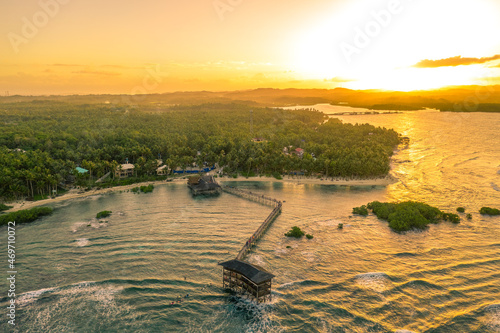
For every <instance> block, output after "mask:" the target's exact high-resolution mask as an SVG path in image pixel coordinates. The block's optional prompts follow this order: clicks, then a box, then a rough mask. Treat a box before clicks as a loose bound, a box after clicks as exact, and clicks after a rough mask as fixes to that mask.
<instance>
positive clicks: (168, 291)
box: [0, 112, 500, 332]
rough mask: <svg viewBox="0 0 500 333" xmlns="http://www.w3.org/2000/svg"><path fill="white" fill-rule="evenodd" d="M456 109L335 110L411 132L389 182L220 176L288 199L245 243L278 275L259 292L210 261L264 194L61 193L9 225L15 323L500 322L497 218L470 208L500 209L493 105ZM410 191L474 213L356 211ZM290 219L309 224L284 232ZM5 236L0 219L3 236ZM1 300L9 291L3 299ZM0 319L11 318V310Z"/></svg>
mask: <svg viewBox="0 0 500 333" xmlns="http://www.w3.org/2000/svg"><path fill="white" fill-rule="evenodd" d="M451 116H454V115H451ZM452 119H453V118H450V115H449V114H440V113H435V112H425V113H404V114H396V115H383V116H382V115H378V116H343V120H344V121H351V122H370V123H374V124H377V125H383V126H386V127H392V128H395V129H396V130H398V131H400V132H403V133H404V134H405V135H407V136H409V137H410V138H411V139H412V143H411V144H410V146H409V147H407V148H406V149H404V150H401V151H400V152H398V154H397V155H396V156H395V158H394V169H393V172H394V174H395V175H397V177H398V178H399V179H400V180H401V181H400V182H399V183H397V184H394V185H390V186H388V187H371V186H368V187H345V186H315V185H297V184H282V183H271V182H264V183H260V182H241V183H235V182H233V183H228V184H230V185H237V186H240V187H243V188H248V189H251V190H252V191H253V192H256V193H263V194H264V193H265V194H266V195H269V196H271V197H274V198H277V199H280V200H284V201H285V203H284V206H283V213H282V215H281V216H279V217H278V218H277V219H276V221H275V222H274V224H273V225H272V226H271V228H270V229H269V230H268V232H267V233H266V235H265V236H264V237H263V238H262V239H261V241H260V242H259V243H258V245H257V247H256V249H255V251H253V252H252V253H251V254H250V255H249V257H248V258H247V259H248V260H249V261H250V262H252V263H255V264H259V265H261V266H263V267H265V268H267V269H269V270H270V271H271V272H272V273H273V274H275V275H276V278H275V279H274V280H273V300H272V302H270V303H266V304H259V305H255V304H253V303H252V302H249V301H247V300H246V299H244V298H240V297H237V296H235V295H231V294H229V293H228V292H226V291H225V290H223V289H222V288H221V284H222V281H221V280H222V272H221V269H220V267H219V266H217V263H218V262H219V261H221V260H226V259H230V258H233V257H234V256H235V255H236V253H237V252H238V250H239V249H240V248H241V246H242V244H243V243H244V242H245V240H246V239H247V238H248V236H249V235H251V234H252V233H253V232H254V230H256V229H257V227H258V226H259V225H260V223H261V222H262V221H263V220H264V219H265V217H266V216H267V215H268V214H269V212H270V208H269V207H266V206H262V205H259V204H257V203H253V202H249V201H246V200H243V199H240V198H238V197H235V196H232V195H230V194H222V195H221V196H219V197H214V198H193V197H192V196H191V195H190V194H189V191H188V189H187V187H186V186H185V185H184V184H165V185H160V186H157V187H156V188H155V190H154V192H153V193H150V194H133V193H131V192H124V193H113V194H105V195H98V196H93V197H88V198H83V199H78V200H72V201H67V202H64V203H59V204H58V205H57V206H56V208H57V209H56V210H55V212H54V214H53V215H51V216H49V217H45V218H43V219H41V220H39V221H37V222H35V223H32V224H29V225H22V226H18V228H17V230H16V235H17V244H16V245H17V268H18V274H17V281H16V288H17V290H18V292H19V293H18V295H17V302H18V309H17V315H18V318H17V323H18V326H17V329H18V331H19V332H396V331H399V332H406V331H411V332H500V218H499V217H484V216H481V215H479V214H478V213H477V211H478V209H479V207H481V206H486V205H489V206H495V207H499V208H500V196H499V192H498V185H499V184H500V173H499V172H500V151H499V150H498V146H499V143H500V142H499V139H498V136H497V135H496V133H495V132H496V129H498V128H500V115H495V114H493V115H488V114H479V115H474V116H473V117H467V118H466V119H465V120H466V121H462V122H461V123H458V121H453V120H452ZM445 124H447V125H448V127H444V125H445ZM486 125H487V126H486ZM443 128H448V129H447V130H446V131H443V130H442V129H443ZM406 199H416V200H423V201H426V202H428V203H429V204H433V205H436V206H438V207H440V208H441V209H444V210H449V211H454V210H455V208H456V207H458V206H464V207H465V208H466V210H467V211H468V212H469V211H470V212H472V215H473V219H472V220H470V221H469V220H466V219H464V220H463V221H462V223H461V224H459V225H454V224H450V223H441V224H439V225H432V226H431V227H430V228H429V229H428V230H426V231H423V232H410V233H407V234H396V233H394V232H392V231H390V229H389V228H388V226H387V223H386V222H383V221H379V220H377V219H376V218H375V217H373V216H369V217H366V218H363V217H352V216H351V210H352V207H354V206H359V205H362V204H366V203H367V202H369V201H373V200H381V201H382V200H406ZM101 210H111V211H113V215H112V216H111V217H109V218H108V219H107V220H108V222H107V223H99V222H98V221H96V220H94V219H93V217H94V216H95V214H96V213H97V212H99V211H101ZM338 223H344V229H342V230H339V229H337V225H338ZM89 225H90V226H89ZM294 225H297V226H299V227H301V228H302V229H304V230H305V231H306V232H307V233H311V234H313V235H314V239H312V240H307V239H302V240H291V239H287V238H286V237H284V236H283V234H284V233H285V232H286V231H287V230H288V229H290V227H292V226H294ZM6 237H7V230H6V228H5V227H2V228H0V239H2V244H4V240H5V239H6ZM287 246H290V248H287ZM4 261H5V262H6V259H5V260H4ZM2 267H5V268H4V270H5V271H6V270H7V269H6V266H5V265H4V266H2ZM2 276H3V274H2ZM0 287H1V288H0V290H6V287H7V284H6V282H5V280H4V279H2V280H1V281H0ZM187 294H189V297H185V296H186V295H187ZM179 296H181V297H182V298H181V300H182V302H177V300H178V299H177V297H179ZM6 301H7V298H6V293H5V292H2V294H1V295H0V303H1V304H0V306H1V307H2V308H3V309H5V307H6V304H7V303H6ZM172 302H175V303H174V304H173V305H172V304H171V303H172ZM2 313H4V312H2ZM0 330H1V331H8V327H7V324H6V320H5V316H4V315H2V321H1V322H0ZM405 330H406V331H405Z"/></svg>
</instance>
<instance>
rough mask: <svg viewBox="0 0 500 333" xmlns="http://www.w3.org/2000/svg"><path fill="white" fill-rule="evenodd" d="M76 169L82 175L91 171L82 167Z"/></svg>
mask: <svg viewBox="0 0 500 333" xmlns="http://www.w3.org/2000/svg"><path fill="white" fill-rule="evenodd" d="M75 169H76V172H78V173H79V174H80V175H83V174H86V173H87V172H89V170H87V169H84V168H81V167H76V168H75Z"/></svg>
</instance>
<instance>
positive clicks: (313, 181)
mask: <svg viewBox="0 0 500 333" xmlns="http://www.w3.org/2000/svg"><path fill="white" fill-rule="evenodd" d="M216 181H217V182H275V183H287V184H295V185H336V186H388V185H391V184H394V183H396V182H397V181H398V180H397V179H396V178H395V177H393V176H392V175H387V176H385V177H381V178H373V179H354V180H345V179H335V178H334V179H331V178H329V179H318V178H306V177H293V178H292V177H286V176H285V178H283V179H276V178H274V177H259V176H257V177H250V178H246V177H243V176H238V177H237V178H233V177H219V178H216ZM185 182H186V180H185V179H182V178H176V179H174V180H172V181H169V182H166V181H164V180H161V181H149V182H143V183H136V184H131V185H124V186H115V187H110V188H105V189H94V190H90V191H85V192H83V193H81V190H78V189H71V190H69V191H68V192H67V193H65V194H63V195H61V196H59V197H55V198H53V199H45V200H38V201H27V200H18V201H16V202H13V203H10V204H9V205H11V206H13V208H11V209H9V210H7V211H5V213H11V212H15V211H18V210H22V209H30V208H34V207H38V206H43V205H47V204H52V203H56V202H61V201H66V200H71V199H79V198H85V197H89V196H93V195H100V194H106V193H113V192H118V191H126V190H130V189H132V188H134V187H137V186H144V185H149V184H153V185H155V186H156V185H161V184H169V183H185Z"/></svg>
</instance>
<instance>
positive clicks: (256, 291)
mask: <svg viewBox="0 0 500 333" xmlns="http://www.w3.org/2000/svg"><path fill="white" fill-rule="evenodd" d="M219 265H221V266H222V267H223V272H222V274H223V286H224V288H228V289H231V290H233V291H235V292H239V293H242V294H247V295H248V296H250V297H251V298H253V299H255V300H256V301H257V302H258V303H260V302H261V301H265V300H266V299H267V298H270V297H271V284H272V279H273V278H274V275H273V274H271V273H269V272H268V271H266V270H265V269H264V268H262V267H260V266H257V265H252V264H250V263H248V262H246V261H242V260H238V259H233V260H229V261H225V262H222V263H219Z"/></svg>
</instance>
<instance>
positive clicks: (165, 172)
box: [156, 165, 170, 176]
mask: <svg viewBox="0 0 500 333" xmlns="http://www.w3.org/2000/svg"><path fill="white" fill-rule="evenodd" d="M169 173H170V168H169V167H168V165H162V166H161V167H159V168H157V169H156V174H157V175H158V176H165V175H168V174H169Z"/></svg>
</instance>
